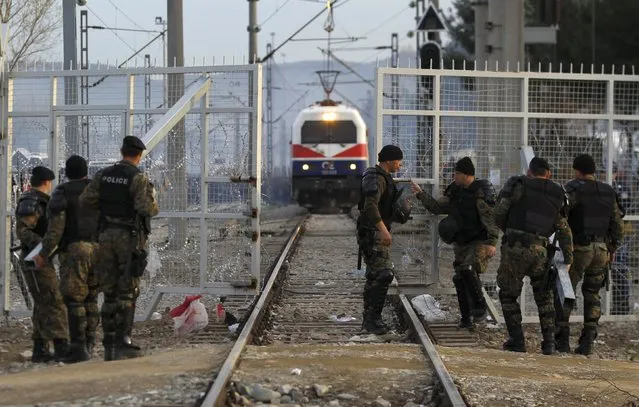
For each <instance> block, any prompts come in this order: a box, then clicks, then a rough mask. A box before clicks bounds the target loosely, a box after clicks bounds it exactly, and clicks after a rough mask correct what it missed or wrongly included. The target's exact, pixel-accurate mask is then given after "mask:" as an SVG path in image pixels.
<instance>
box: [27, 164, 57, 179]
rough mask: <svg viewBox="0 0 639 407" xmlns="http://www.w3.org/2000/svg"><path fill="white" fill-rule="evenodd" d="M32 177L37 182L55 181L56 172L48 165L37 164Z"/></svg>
mask: <svg viewBox="0 0 639 407" xmlns="http://www.w3.org/2000/svg"><path fill="white" fill-rule="evenodd" d="M31 179H32V180H34V181H36V182H44V181H53V180H54V179H55V174H54V173H53V171H51V170H50V169H48V168H47V167H43V166H37V167H33V170H31Z"/></svg>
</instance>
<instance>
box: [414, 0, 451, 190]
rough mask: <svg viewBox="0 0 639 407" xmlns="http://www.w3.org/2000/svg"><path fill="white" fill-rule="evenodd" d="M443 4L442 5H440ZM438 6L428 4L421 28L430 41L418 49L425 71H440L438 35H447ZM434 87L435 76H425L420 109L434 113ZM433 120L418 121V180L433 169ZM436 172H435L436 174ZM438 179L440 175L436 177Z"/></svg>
mask: <svg viewBox="0 0 639 407" xmlns="http://www.w3.org/2000/svg"><path fill="white" fill-rule="evenodd" d="M436 3H439V1H436ZM437 6H438V4H433V2H429V3H428V7H427V8H426V11H425V12H424V14H423V15H422V17H421V18H420V20H419V22H418V24H417V30H416V31H417V32H418V34H417V37H418V38H419V36H420V33H423V32H425V33H426V38H427V41H426V43H425V44H424V45H422V46H421V47H420V48H419V49H418V51H417V52H418V55H417V58H418V60H419V67H420V68H421V69H439V68H440V63H441V62H440V61H441V58H442V55H441V46H440V45H439V43H438V41H437V40H438V35H437V33H438V32H440V31H445V30H446V26H445V25H444V19H443V18H442V16H441V15H440V13H439V11H438V10H437ZM433 91H434V83H433V77H432V76H422V77H421V78H420V79H419V82H418V84H417V102H418V109H419V110H423V109H428V110H432V109H433V97H434V94H433ZM433 120H434V118H433V116H418V118H417V156H418V157H417V163H418V165H417V168H416V170H417V174H416V175H417V177H418V178H426V176H427V174H426V171H425V170H426V168H428V167H432V165H431V164H432V156H433V151H432V145H433V129H434V123H433ZM435 170H436V169H433V171H435ZM433 176H436V174H433Z"/></svg>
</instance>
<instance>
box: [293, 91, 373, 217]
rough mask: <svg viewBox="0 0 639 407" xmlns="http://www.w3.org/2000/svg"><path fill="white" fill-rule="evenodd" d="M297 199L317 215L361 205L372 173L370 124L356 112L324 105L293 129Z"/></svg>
mask: <svg viewBox="0 0 639 407" xmlns="http://www.w3.org/2000/svg"><path fill="white" fill-rule="evenodd" d="M291 157H292V161H293V162H292V176H293V177H292V178H293V179H292V184H293V199H295V200H296V201H297V202H298V203H299V204H300V206H304V207H306V208H308V209H309V210H310V211H315V210H317V209H322V208H341V209H342V210H344V211H348V210H350V208H352V207H353V206H355V205H357V202H358V200H359V190H360V182H361V178H362V174H363V173H364V170H365V169H366V167H368V140H367V130H366V124H365V123H364V120H363V119H362V116H361V115H360V114H359V112H358V111H357V110H356V109H353V108H351V107H347V106H344V105H341V104H340V103H339V102H334V101H332V100H324V101H322V102H318V103H316V104H314V105H313V106H310V107H308V108H306V109H304V110H302V111H301V112H300V113H299V114H298V115H297V118H296V119H295V123H294V124H293V140H292V152H291Z"/></svg>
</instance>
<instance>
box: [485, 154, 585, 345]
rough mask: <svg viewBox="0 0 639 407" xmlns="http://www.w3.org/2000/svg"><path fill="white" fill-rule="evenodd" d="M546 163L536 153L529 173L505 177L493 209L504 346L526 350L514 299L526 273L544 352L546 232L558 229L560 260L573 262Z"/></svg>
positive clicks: (549, 324)
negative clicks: (499, 239) (500, 235)
mask: <svg viewBox="0 0 639 407" xmlns="http://www.w3.org/2000/svg"><path fill="white" fill-rule="evenodd" d="M550 176H551V173H550V166H549V165H548V162H547V161H546V160H544V159H543V158H540V157H534V158H533V159H532V160H530V164H529V165H528V174H527V176H514V177H511V178H510V179H508V181H507V182H506V185H504V188H503V189H502V191H501V193H500V196H499V198H498V203H497V206H496V207H495V210H494V215H495V221H496V223H497V226H499V228H500V229H501V230H503V231H504V236H503V238H502V246H501V262H500V264H499V269H498V270H497V285H498V286H499V289H500V291H499V301H500V302H501V308H502V310H503V314H504V320H505V322H506V328H507V329H508V335H509V338H508V340H507V341H506V342H505V343H504V345H503V347H504V350H508V351H513V352H526V343H525V341H524V333H523V331H522V328H521V310H520V308H519V304H518V303H517V298H518V297H519V295H520V294H521V289H522V287H523V279H524V276H529V277H530V284H531V285H532V289H533V295H534V298H535V303H536V304H537V309H538V312H539V322H540V325H541V332H542V335H543V341H542V344H541V348H542V352H543V353H544V354H545V355H550V354H552V353H553V352H554V350H555V342H554V339H555V338H554V331H555V308H554V304H553V292H552V287H544V277H545V276H546V273H547V272H548V270H547V268H546V260H547V257H548V252H547V246H548V238H549V237H550V235H552V234H553V232H554V233H557V238H558V240H559V246H560V247H561V250H562V252H563V255H564V262H565V263H566V264H567V265H568V266H570V264H571V263H572V256H573V253H572V250H573V248H572V235H571V233H570V228H569V227H568V222H567V221H566V218H565V217H564V214H563V211H564V209H565V193H564V190H563V188H562V187H561V186H560V185H559V184H556V183H555V182H553V181H551V180H550Z"/></svg>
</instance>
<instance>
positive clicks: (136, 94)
mask: <svg viewBox="0 0 639 407" xmlns="http://www.w3.org/2000/svg"><path fill="white" fill-rule="evenodd" d="M78 77H79V78H82V79H83V81H80V80H77V78H78ZM69 78H72V79H75V83H88V84H89V85H88V86H89V88H90V89H89V95H90V98H89V100H90V103H87V104H84V105H67V104H65V103H64V100H65V98H64V93H65V89H68V87H65V81H66V80H67V79H69ZM68 82H70V83H73V81H71V80H69V81H68ZM165 84H166V85H167V86H166V89H167V93H168V95H166V94H165V91H164V88H165ZM5 86H6V88H7V90H8V92H7V100H6V102H7V103H6V106H5V108H6V111H5V113H6V117H7V132H6V137H4V138H3V139H2V163H1V170H2V171H1V173H2V174H3V176H2V181H1V183H0V186H1V187H2V191H3V194H5V193H6V195H4V196H3V197H2V198H3V199H0V210H1V212H2V213H3V216H4V219H3V222H1V223H0V233H2V236H1V238H2V242H1V243H0V263H1V264H2V265H3V267H2V269H1V270H2V280H1V284H2V285H1V287H0V288H1V290H0V295H1V296H2V297H1V300H2V301H1V304H2V311H3V312H4V313H5V314H6V315H12V316H26V315H29V314H30V313H29V312H28V310H27V307H26V304H25V300H24V297H23V296H22V293H21V291H20V284H19V281H18V278H17V277H16V275H17V273H16V272H15V271H14V270H13V267H12V266H11V261H10V252H9V249H10V247H9V246H10V244H11V242H17V239H15V236H14V227H13V221H14V219H13V213H14V211H15V204H16V198H17V196H19V192H20V191H19V190H20V189H21V185H22V181H23V177H24V174H28V173H29V172H30V169H31V168H33V167H34V166H36V165H46V166H48V167H50V168H52V169H54V171H55V172H56V176H57V179H56V182H59V180H60V179H61V178H62V177H61V175H62V174H63V169H64V163H65V161H66V158H67V157H69V156H70V155H72V154H80V155H82V156H84V157H85V158H87V161H88V162H89V171H90V175H93V174H95V172H96V171H97V170H98V169H100V168H103V167H105V166H107V165H109V164H111V163H113V162H116V161H117V160H118V159H119V148H120V145H121V142H122V138H123V137H124V136H126V135H135V136H137V137H139V138H141V139H142V140H143V141H144V143H145V144H146V145H147V150H146V151H145V156H144V159H143V162H142V165H141V168H142V169H143V170H144V171H145V173H146V174H147V176H149V178H150V179H151V181H152V182H153V183H154V185H155V187H156V190H157V191H158V201H159V205H160V214H159V215H158V216H157V217H155V218H153V221H152V229H153V232H152V234H151V236H150V249H151V250H150V252H151V254H150V256H149V263H150V266H149V268H147V273H145V275H144V276H143V277H142V281H141V287H140V288H141V295H140V297H139V298H138V300H137V303H138V307H137V309H138V314H137V315H136V318H137V319H142V318H148V317H150V315H151V314H152V312H153V311H154V309H155V308H156V307H157V306H158V304H160V301H161V300H162V297H163V296H165V295H179V296H183V295H184V294H209V295H214V296H222V295H229V294H241V293H244V294H247V295H253V294H255V293H257V292H258V290H259V287H260V281H259V280H260V213H261V190H260V188H261V171H260V169H261V145H262V142H261V115H262V107H261V106H262V90H261V89H262V73H261V66H260V65H240V66H201V67H175V68H135V69H133V68H125V69H117V70H115V69H100V70H91V71H88V70H84V71H82V70H80V71H64V70H60V71H27V72H13V73H11V74H9V75H8V77H7V78H6V81H5ZM167 100H169V101H171V100H172V101H173V103H172V106H171V107H168V106H167V105H166V101H167ZM153 106H156V107H153ZM4 174H6V176H4ZM27 178H28V177H27ZM16 180H17V182H16V184H17V185H15V186H12V183H13V182H15V181H16ZM175 302H176V301H173V304H174V303H175ZM179 302H181V299H180V300H179Z"/></svg>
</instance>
